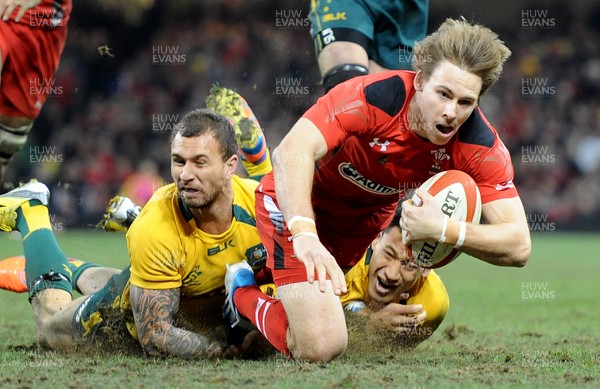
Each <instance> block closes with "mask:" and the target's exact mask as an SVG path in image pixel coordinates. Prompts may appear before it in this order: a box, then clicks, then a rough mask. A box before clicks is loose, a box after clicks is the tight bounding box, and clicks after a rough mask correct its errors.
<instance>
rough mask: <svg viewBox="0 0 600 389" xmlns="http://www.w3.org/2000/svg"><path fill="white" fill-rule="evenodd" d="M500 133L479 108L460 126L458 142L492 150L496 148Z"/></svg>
mask: <svg viewBox="0 0 600 389" xmlns="http://www.w3.org/2000/svg"><path fill="white" fill-rule="evenodd" d="M497 137H498V133H497V132H496V130H495V129H494V128H493V127H492V125H491V124H490V123H489V122H488V120H487V118H486V117H485V116H484V115H483V113H482V112H481V110H480V109H479V108H477V109H475V110H474V111H473V113H472V114H471V116H469V118H468V119H467V120H466V121H465V122H464V123H463V124H462V126H460V129H459V130H458V141H459V142H461V143H468V144H471V145H477V146H483V147H487V148H490V147H492V146H494V143H495V141H496V138H497Z"/></svg>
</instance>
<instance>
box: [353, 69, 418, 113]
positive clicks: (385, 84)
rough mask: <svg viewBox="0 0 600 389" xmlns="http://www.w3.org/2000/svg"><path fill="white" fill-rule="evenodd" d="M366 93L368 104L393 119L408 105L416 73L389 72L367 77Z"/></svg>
mask: <svg viewBox="0 0 600 389" xmlns="http://www.w3.org/2000/svg"><path fill="white" fill-rule="evenodd" d="M367 77H368V78H367V80H366V82H365V87H364V93H365V100H366V102H367V103H368V104H369V105H371V106H373V107H377V108H379V109H380V110H382V111H383V112H385V113H387V114H388V115H390V116H391V117H393V116H396V115H397V114H398V113H399V112H400V111H401V110H402V108H403V107H404V106H405V105H406V104H407V102H408V99H407V97H408V96H410V95H411V92H412V89H413V80H414V78H415V73H414V72H412V71H402V70H400V71H389V72H382V73H376V74H373V75H370V76H367Z"/></svg>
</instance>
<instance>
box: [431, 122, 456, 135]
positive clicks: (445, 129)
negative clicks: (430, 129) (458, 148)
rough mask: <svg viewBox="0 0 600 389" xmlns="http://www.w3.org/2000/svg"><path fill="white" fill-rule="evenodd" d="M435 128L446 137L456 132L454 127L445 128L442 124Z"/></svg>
mask: <svg viewBox="0 0 600 389" xmlns="http://www.w3.org/2000/svg"><path fill="white" fill-rule="evenodd" d="M435 128H436V129H437V130H438V131H439V132H441V133H442V134H444V135H448V134H449V133H451V132H452V131H453V130H454V127H452V126H444V125H442V124H436V126H435Z"/></svg>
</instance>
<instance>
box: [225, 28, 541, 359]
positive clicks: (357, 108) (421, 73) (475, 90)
mask: <svg viewBox="0 0 600 389" xmlns="http://www.w3.org/2000/svg"><path fill="white" fill-rule="evenodd" d="M509 56H510V50H509V49H508V48H507V47H506V46H505V45H504V43H503V42H502V41H501V40H499V38H498V36H497V35H496V34H495V33H494V32H492V31H491V30H489V29H488V28H485V27H483V26H480V25H472V24H470V23H469V22H467V21H465V20H464V19H463V20H452V19H448V20H446V21H445V22H444V23H443V24H442V26H441V27H440V28H439V29H438V30H437V31H436V32H435V33H433V34H431V35H430V36H428V37H427V38H425V39H424V40H423V41H421V42H419V43H418V44H416V46H415V49H414V55H413V67H414V68H415V69H416V72H411V71H388V72H382V73H377V74H373V75H368V76H362V77H356V78H353V79H351V80H349V81H347V82H345V83H343V84H340V85H338V86H337V87H335V88H334V89H332V90H331V91H330V92H329V93H328V94H327V95H326V96H324V97H322V98H321V99H320V100H319V101H318V102H317V103H316V104H315V105H314V106H313V107H312V108H310V109H309V110H308V111H307V112H306V113H305V114H304V116H303V117H302V118H301V119H300V120H299V121H298V122H297V123H296V124H295V125H294V127H293V128H292V129H291V131H290V132H289V133H288V134H287V135H286V137H285V138H284V139H283V140H282V142H281V144H280V145H279V146H278V147H277V149H275V151H274V152H273V167H274V169H273V173H271V174H269V175H267V176H265V177H264V178H263V180H262V181H261V185H259V187H258V188H257V194H256V208H257V223H258V230H259V233H260V235H261V239H262V241H263V244H264V245H265V247H266V248H267V250H268V253H269V256H268V260H267V266H268V267H269V268H270V269H271V270H272V273H273V277H274V280H275V284H276V285H277V290H278V298H279V299H272V298H269V297H268V296H266V295H264V294H262V293H261V292H260V290H259V289H258V288H256V287H255V286H254V282H253V279H252V273H251V271H250V270H248V269H243V268H239V267H236V268H235V269H230V270H231V271H230V272H229V273H228V275H227V276H226V281H225V287H226V289H227V293H228V301H229V302H230V303H231V304H230V307H231V308H232V309H230V310H229V312H228V313H229V314H230V317H232V318H234V319H236V318H238V317H239V315H241V316H243V317H246V318H248V319H249V320H251V321H252V323H253V324H255V326H256V327H257V328H258V329H259V330H260V331H261V332H262V333H263V334H264V335H265V337H266V338H267V339H268V340H269V341H270V342H271V343H272V344H273V345H274V346H275V347H276V348H277V349H278V350H280V351H281V352H283V353H285V354H287V355H290V356H292V357H294V358H297V359H302V360H308V361H330V360H332V359H333V358H335V357H337V356H339V355H340V354H342V353H343V352H344V350H345V349H346V346H347V340H348V338H347V331H346V323H345V320H344V314H343V310H342V304H341V303H340V299H339V295H340V294H342V293H344V292H345V291H346V284H345V281H344V272H343V269H347V268H349V267H351V266H352V265H354V264H355V263H356V262H357V261H358V260H360V257H361V255H362V254H363V253H364V252H365V249H366V248H367V246H368V245H369V243H370V242H371V241H372V240H373V239H374V238H375V237H376V236H377V234H378V233H379V232H380V231H381V230H382V229H383V228H384V227H385V226H386V225H387V224H388V223H389V222H390V220H391V218H392V217H393V214H394V209H395V206H396V204H397V202H398V200H399V198H400V197H402V196H403V194H404V192H405V190H406V189H410V188H414V187H417V186H418V185H420V183H422V182H424V181H425V180H426V179H427V178H429V177H430V176H432V175H433V174H435V173H437V172H439V171H444V170H449V169H458V170H462V171H465V172H466V173H468V174H469V175H470V176H471V177H473V178H474V179H475V181H476V182H477V184H478V187H479V190H480V192H481V197H482V202H483V217H484V219H485V222H486V223H485V224H482V225H475V224H469V223H464V222H460V223H459V222H457V221H455V220H450V221H449V222H448V223H444V215H443V213H442V212H441V211H440V209H439V208H437V207H436V206H435V203H434V201H433V198H432V197H431V196H430V195H429V194H427V193H424V192H423V191H419V190H417V191H416V193H417V195H418V196H419V197H420V198H421V199H422V200H423V201H422V205H421V206H420V207H417V206H415V205H414V204H411V203H410V202H405V203H404V204H403V215H402V218H401V221H400V225H401V227H402V228H403V229H404V230H406V231H407V232H408V233H409V236H410V238H409V239H410V240H413V241H417V240H434V241H442V242H445V243H446V244H450V245H453V246H455V247H460V248H461V250H462V251H464V252H466V253H468V254H470V255H473V256H475V257H477V258H480V259H481V260H484V261H486V262H489V263H492V264H495V265H499V266H524V265H525V263H526V262H527V260H528V258H529V255H530V252H531V239H530V235H529V229H528V227H527V221H526V217H525V212H524V209H523V204H522V202H521V200H520V198H519V195H518V192H517V189H516V188H515V186H514V184H513V167H512V162H511V159H510V154H509V152H508V150H507V149H506V147H505V146H504V144H503V143H502V141H501V140H500V138H499V136H498V133H497V132H496V130H495V129H494V128H493V127H492V126H491V125H490V124H489V122H488V121H487V119H486V118H485V116H484V115H483V113H482V112H481V110H480V109H479V108H478V103H479V99H480V97H481V95H482V94H483V93H484V92H485V91H486V90H487V89H488V88H489V87H490V86H491V85H492V84H494V82H495V81H496V80H497V79H498V78H499V76H500V74H501V72H502V66H503V64H504V62H505V61H506V59H507V58H508V57H509ZM410 240H409V241H408V242H406V243H410ZM508 243H510V244H508ZM315 280H316V281H317V282H315ZM232 322H235V320H232Z"/></svg>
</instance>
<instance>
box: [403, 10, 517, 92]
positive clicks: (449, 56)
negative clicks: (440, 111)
mask: <svg viewBox="0 0 600 389" xmlns="http://www.w3.org/2000/svg"><path fill="white" fill-rule="evenodd" d="M510 54H511V52H510V50H509V49H508V47H506V46H505V45H504V42H503V41H501V40H500V39H499V38H498V35H497V34H496V33H495V32H493V31H492V30H490V29H489V28H487V27H484V26H482V25H479V24H471V23H469V22H468V21H467V20H465V19H464V18H462V19H461V20H456V19H450V18H448V19H446V21H445V22H444V23H442V25H441V26H440V28H438V29H437V31H436V32H434V33H432V34H431V35H429V36H427V37H426V38H425V39H423V40H422V41H420V42H417V43H415V48H414V51H413V59H412V64H413V68H414V69H415V70H417V71H419V70H420V71H422V72H423V75H424V76H425V79H427V78H428V77H429V76H430V75H431V74H432V73H433V71H434V70H435V68H436V66H437V65H438V64H439V63H440V62H443V61H445V60H447V61H449V62H450V63H452V64H454V65H456V66H458V67H459V68H461V69H463V70H466V71H468V72H469V73H473V74H475V75H477V76H479V77H481V82H482V85H481V92H480V93H479V95H480V96H481V95H483V93H484V92H485V91H486V90H488V89H489V88H490V87H491V86H492V85H494V83H495V82H496V81H497V80H498V78H500V74H501V73H502V65H504V62H506V60H507V59H508V57H510Z"/></svg>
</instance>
